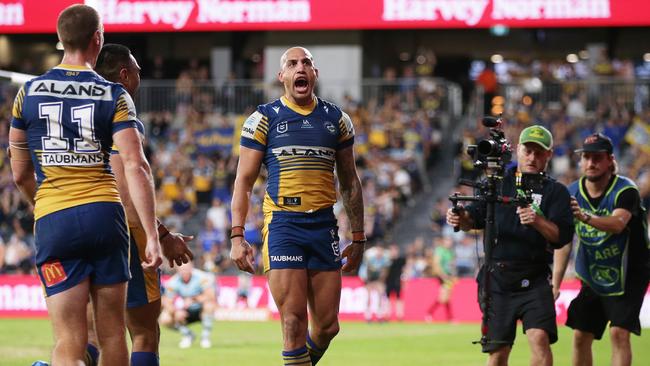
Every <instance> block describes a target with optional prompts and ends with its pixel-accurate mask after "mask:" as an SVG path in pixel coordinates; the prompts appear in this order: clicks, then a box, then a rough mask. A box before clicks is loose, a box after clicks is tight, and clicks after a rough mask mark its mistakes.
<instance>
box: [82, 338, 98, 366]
mask: <svg viewBox="0 0 650 366" xmlns="http://www.w3.org/2000/svg"><path fill="white" fill-rule="evenodd" d="M84 358H85V361H86V365H87V366H97V362H98V361H99V350H98V349H97V347H95V346H94V345H92V344H90V343H88V344H86V355H85V356H84Z"/></svg>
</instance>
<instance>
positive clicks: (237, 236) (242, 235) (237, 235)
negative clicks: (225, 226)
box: [230, 234, 244, 239]
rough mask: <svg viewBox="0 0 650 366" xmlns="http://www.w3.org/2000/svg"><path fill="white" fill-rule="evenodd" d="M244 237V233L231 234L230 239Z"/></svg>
mask: <svg viewBox="0 0 650 366" xmlns="http://www.w3.org/2000/svg"><path fill="white" fill-rule="evenodd" d="M243 237H244V234H234V235H230V239H234V238H243Z"/></svg>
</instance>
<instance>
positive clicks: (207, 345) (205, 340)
mask: <svg viewBox="0 0 650 366" xmlns="http://www.w3.org/2000/svg"><path fill="white" fill-rule="evenodd" d="M210 347H212V342H211V341H210V339H209V338H203V339H201V348H210Z"/></svg>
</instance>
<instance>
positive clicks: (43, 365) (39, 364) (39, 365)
mask: <svg viewBox="0 0 650 366" xmlns="http://www.w3.org/2000/svg"><path fill="white" fill-rule="evenodd" d="M32 366H50V364H49V363H47V362H45V361H34V363H33V364H32Z"/></svg>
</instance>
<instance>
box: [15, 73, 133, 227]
mask: <svg viewBox="0 0 650 366" xmlns="http://www.w3.org/2000/svg"><path fill="white" fill-rule="evenodd" d="M12 115H13V119H12V121H11V126H12V127H14V128H17V129H20V130H25V131H26V133H27V140H28V143H29V149H30V153H31V158H32V162H33V164H34V169H35V171H36V182H37V192H36V197H35V200H36V205H35V207H34V218H35V219H36V220H38V219H39V218H40V217H42V216H45V215H47V214H50V213H53V212H56V211H59V210H63V209H66V208H70V207H75V206H79V205H83V204H87V203H93V202H120V197H119V193H118V191H117V184H116V182H115V177H114V175H113V173H112V171H111V168H110V165H109V158H110V152H111V147H112V145H113V134H114V133H116V132H117V131H120V130H122V129H124V128H136V111H135V106H134V104H133V101H132V100H131V97H130V96H129V94H128V93H127V92H126V91H125V90H124V88H122V86H121V85H119V84H115V83H111V82H109V81H106V80H105V79H104V78H102V77H101V76H99V75H98V74H97V73H95V72H94V71H93V70H92V69H89V68H86V67H80V66H72V65H63V64H61V65H59V66H57V67H55V68H53V69H51V70H49V71H48V72H46V73H45V74H43V75H41V76H39V77H37V78H35V79H32V80H30V81H29V82H27V83H25V85H24V86H23V87H22V88H21V89H20V91H19V92H18V94H17V95H16V99H15V101H14V106H13V110H12Z"/></svg>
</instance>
